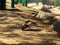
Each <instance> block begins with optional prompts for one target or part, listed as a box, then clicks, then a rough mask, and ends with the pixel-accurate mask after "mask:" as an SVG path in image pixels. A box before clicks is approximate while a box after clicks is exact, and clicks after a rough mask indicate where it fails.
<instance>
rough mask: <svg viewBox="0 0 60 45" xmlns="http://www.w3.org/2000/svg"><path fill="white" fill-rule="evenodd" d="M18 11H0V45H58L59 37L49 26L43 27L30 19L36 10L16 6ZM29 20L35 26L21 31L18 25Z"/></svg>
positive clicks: (59, 43) (59, 44)
mask: <svg viewBox="0 0 60 45" xmlns="http://www.w3.org/2000/svg"><path fill="white" fill-rule="evenodd" d="M16 8H18V9H19V10H15V9H14V10H11V9H9V10H4V11H0V45H9V44H11V45H60V35H57V32H55V31H54V30H50V27H49V26H50V25H43V24H41V23H40V22H39V21H36V20H33V19H32V18H30V16H31V15H32V13H33V12H36V11H37V10H34V9H31V8H26V7H23V6H17V5H16ZM26 20H31V21H34V22H35V23H36V25H33V26H30V28H29V29H27V30H25V31H23V30H21V29H20V25H22V24H24V23H25V21H26Z"/></svg>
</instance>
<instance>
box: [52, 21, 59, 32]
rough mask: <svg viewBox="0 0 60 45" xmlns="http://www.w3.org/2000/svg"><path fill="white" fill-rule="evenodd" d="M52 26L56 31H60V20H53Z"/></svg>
mask: <svg viewBox="0 0 60 45" xmlns="http://www.w3.org/2000/svg"><path fill="white" fill-rule="evenodd" d="M53 28H54V30H55V31H56V32H58V33H60V20H57V21H55V22H54V24H53Z"/></svg>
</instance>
